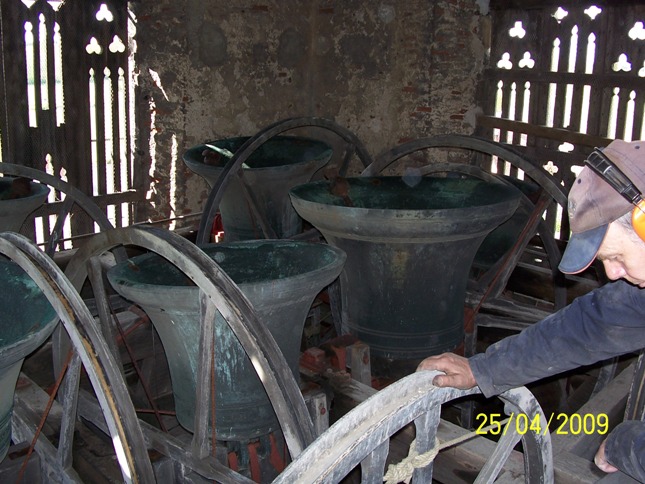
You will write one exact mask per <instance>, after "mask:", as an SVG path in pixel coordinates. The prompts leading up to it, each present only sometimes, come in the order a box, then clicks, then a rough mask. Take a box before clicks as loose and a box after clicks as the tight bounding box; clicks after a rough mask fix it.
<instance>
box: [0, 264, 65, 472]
mask: <svg viewBox="0 0 645 484" xmlns="http://www.w3.org/2000/svg"><path fill="white" fill-rule="evenodd" d="M0 285H1V286H2V287H1V289H0V307H2V316H1V317H0V461H2V460H3V459H4V457H5V455H6V453H7V450H8V449H9V445H10V443H11V416H12V413H13V412H12V410H13V397H14V391H15V388H16V381H17V380H18V375H19V373H20V369H21V368H22V363H23V361H24V359H25V357H26V356H28V355H29V354H30V353H32V352H33V351H35V350H36V349H37V348H38V347H39V346H40V345H41V344H42V343H43V342H44V341H45V340H46V339H47V338H48V337H49V336H50V335H51V333H52V331H54V328H55V326H56V324H57V322H58V318H57V317H56V312H55V311H54V308H53V307H52V306H51V304H49V301H48V300H47V298H46V297H45V295H44V294H43V293H42V291H41V290H40V288H39V287H38V286H37V285H36V283H35V282H34V281H33V280H32V279H31V278H30V277H29V276H28V275H27V274H26V273H25V272H24V271H23V270H22V269H21V268H20V267H19V266H18V265H17V264H15V263H13V262H10V261H8V260H6V259H0Z"/></svg>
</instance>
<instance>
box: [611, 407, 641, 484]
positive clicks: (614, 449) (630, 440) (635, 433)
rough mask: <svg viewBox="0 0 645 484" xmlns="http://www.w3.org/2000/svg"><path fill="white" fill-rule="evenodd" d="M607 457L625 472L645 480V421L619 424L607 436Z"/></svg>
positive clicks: (638, 479)
mask: <svg viewBox="0 0 645 484" xmlns="http://www.w3.org/2000/svg"><path fill="white" fill-rule="evenodd" d="M605 458H606V459H607V461H608V462H609V463H610V464H611V465H613V466H614V467H618V468H619V469H620V470H621V471H622V472H624V473H625V474H627V475H629V476H630V477H633V478H634V479H636V480H637V481H639V482H645V422H641V421H638V420H628V421H626V422H622V423H621V424H619V425H618V426H617V427H616V428H615V429H614V430H613V431H612V432H611V434H610V435H609V437H608V438H607V444H606V446H605Z"/></svg>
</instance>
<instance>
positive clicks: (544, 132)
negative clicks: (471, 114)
mask: <svg viewBox="0 0 645 484" xmlns="http://www.w3.org/2000/svg"><path fill="white" fill-rule="evenodd" d="M477 123H478V124H479V125H481V126H485V127H489V128H499V129H505V130H510V131H513V130H514V131H518V132H521V133H526V134H529V135H532V136H538V137H542V138H549V139H552V140H557V141H560V142H562V143H564V142H569V143H574V144H578V145H583V146H589V147H596V146H601V147H602V146H607V145H608V144H609V143H610V142H611V141H612V140H611V138H604V137H601V136H593V135H588V134H583V133H576V132H574V131H569V130H567V129H562V128H550V127H548V126H536V125H534V124H529V123H523V122H521V121H512V120H510V119H502V118H496V117H494V116H486V115H480V116H477Z"/></svg>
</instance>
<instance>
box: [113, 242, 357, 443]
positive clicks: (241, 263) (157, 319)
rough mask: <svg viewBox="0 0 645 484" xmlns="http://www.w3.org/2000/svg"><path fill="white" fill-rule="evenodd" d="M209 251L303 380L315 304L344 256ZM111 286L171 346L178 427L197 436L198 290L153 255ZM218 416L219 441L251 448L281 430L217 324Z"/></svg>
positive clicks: (322, 249)
mask: <svg viewBox="0 0 645 484" xmlns="http://www.w3.org/2000/svg"><path fill="white" fill-rule="evenodd" d="M203 250H204V251H205V252H206V253H207V254H208V255H209V256H210V257H212V258H213V259H214V260H215V262H217V263H218V264H219V266H220V267H221V268H222V270H223V271H224V272H225V273H226V274H227V275H228V276H230V277H231V279H232V280H233V281H234V282H235V283H236V284H237V285H238V286H239V287H240V289H241V290H242V292H243V293H244V295H245V296H246V297H247V298H248V299H249V301H250V302H251V304H252V305H253V308H254V309H255V311H256V312H257V315H258V318H259V320H260V322H261V323H262V324H264V325H266V327H267V328H268V329H269V331H270V332H271V334H272V336H273V337H274V339H275V341H276V343H277V344H278V347H279V348H280V350H281V351H282V353H283V354H284V357H285V359H286V361H287V363H288V365H289V368H290V369H291V371H292V373H293V375H294V378H296V379H297V380H298V379H299V371H298V359H299V353H300V341H301V338H302V332H303V328H304V323H305V319H306V317H307V314H308V312H309V309H310V307H311V304H312V302H313V300H314V298H315V296H316V295H317V294H318V292H320V291H321V290H322V289H323V288H324V287H325V286H327V285H329V284H330V283H331V282H332V281H333V280H334V279H336V278H337V277H338V274H339V273H340V271H341V269H342V265H343V263H344V261H345V254H344V253H343V252H342V251H341V250H339V249H337V248H335V247H330V246H328V245H326V244H313V243H307V242H294V241H280V240H259V241H246V242H237V243H231V244H211V245H207V246H205V247H203ZM108 279H109V281H110V283H111V284H112V286H113V287H114V288H115V289H116V290H117V291H118V292H119V293H120V294H121V295H122V296H124V297H125V298H127V299H129V300H131V301H133V302H135V303H137V304H139V305H140V306H141V307H143V309H144V310H145V311H146V313H147V314H148V316H150V319H151V320H152V323H153V324H154V326H155V328H156V330H157V332H158V333H159V336H160V338H161V341H162V343H163V346H164V350H165V353H166V357H167V359H168V364H169V367H170V375H171V379H172V388H173V395H174V398H175V410H176V412H177V419H178V420H179V423H180V424H181V425H182V426H183V427H184V428H186V429H187V430H189V431H193V430H194V428H193V425H194V417H195V391H196V371H197V369H196V365H197V361H198V350H199V335H200V326H199V321H200V317H199V289H198V288H197V287H196V286H194V285H192V282H191V281H190V280H189V279H188V278H187V277H186V276H185V275H184V274H183V273H182V272H181V271H179V269H177V268H176V267H175V266H173V265H172V264H170V263H169V262H167V261H166V260H165V259H162V258H161V257H159V256H157V255H152V254H146V255H143V256H139V257H135V258H133V259H130V260H129V261H126V262H124V263H122V264H119V265H117V266H115V267H114V268H112V269H111V270H110V271H109V272H108ZM215 365H216V366H215V372H216V377H215V378H216V381H215V389H216V390H215V392H216V402H215V405H216V406H215V415H216V435H217V438H218V439H220V440H234V441H245V440H249V439H252V438H255V437H258V436H261V435H267V434H269V433H271V432H273V431H275V430H277V429H278V422H277V419H276V417H275V413H274V412H273V408H272V406H271V403H270V401H269V399H268V396H267V394H266V392H265V390H264V387H263V386H262V383H261V381H260V379H259V378H258V376H257V374H256V372H255V370H254V368H253V366H252V364H251V361H250V360H249V358H248V356H247V355H246V352H245V351H244V349H243V348H242V346H241V345H240V343H239V341H238V340H237V338H236V336H235V335H234V334H233V332H232V331H231V329H230V328H229V326H228V324H227V323H226V322H225V321H224V320H223V318H222V317H221V315H219V314H218V316H217V319H216V321H215Z"/></svg>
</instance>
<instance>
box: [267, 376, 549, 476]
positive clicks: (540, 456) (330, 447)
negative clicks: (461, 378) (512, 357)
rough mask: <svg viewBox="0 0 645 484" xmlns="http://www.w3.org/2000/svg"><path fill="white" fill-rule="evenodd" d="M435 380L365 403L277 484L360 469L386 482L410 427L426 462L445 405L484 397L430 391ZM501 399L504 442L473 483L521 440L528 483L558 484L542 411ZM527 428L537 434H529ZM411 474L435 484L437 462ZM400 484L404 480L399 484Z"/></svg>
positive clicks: (409, 383)
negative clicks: (391, 457) (395, 448)
mask: <svg viewBox="0 0 645 484" xmlns="http://www.w3.org/2000/svg"><path fill="white" fill-rule="evenodd" d="M435 375H437V372H431V371H420V372H416V373H413V374H411V375H409V376H406V377H404V378H402V379H401V380H399V381H397V382H395V383H393V384H392V385H390V386H388V387H387V388H385V389H383V390H381V391H379V392H378V393H376V394H375V395H373V396H372V397H370V398H369V399H367V400H365V401H364V402H363V403H361V404H360V405H359V406H358V407H356V408H354V409H353V410H351V411H350V412H349V413H347V414H346V415H344V416H343V417H342V418H341V419H339V420H338V421H337V422H336V423H335V424H334V425H333V426H331V427H330V428H329V430H327V431H326V432H325V433H324V434H322V435H321V436H320V437H319V438H318V439H317V440H316V441H315V442H314V443H313V444H311V445H310V446H309V447H307V449H305V451H304V452H303V453H302V454H300V455H299V456H298V458H297V459H296V460H294V461H293V462H292V463H291V464H290V465H289V466H288V467H287V468H286V469H285V470H284V471H283V472H282V473H281V474H280V476H279V477H278V478H277V479H276V480H274V484H277V483H280V484H282V483H284V484H287V483H292V482H307V483H337V482H341V480H342V479H343V478H344V477H345V476H346V475H348V474H349V473H350V472H351V471H352V470H353V469H354V468H355V467H356V466H360V469H361V482H363V483H382V482H383V481H384V480H385V478H384V477H385V476H387V475H388V474H386V462H387V459H388V454H389V452H390V448H391V445H390V444H391V438H392V437H393V436H394V435H395V434H396V433H397V432H398V431H399V430H401V429H403V428H404V427H405V426H407V425H408V424H410V423H413V424H414V427H415V429H416V437H415V447H416V452H417V453H418V454H421V455H422V454H424V453H425V452H428V451H430V450H431V449H433V447H435V446H436V445H437V440H436V439H437V438H438V437H439V431H438V427H439V422H440V412H441V405H442V404H444V403H446V402H449V401H451V400H454V399H457V398H462V397H467V396H470V395H475V394H477V393H479V390H478V389H477V388H475V389H472V390H465V391H464V390H457V389H454V388H437V387H435V386H433V385H432V380H433V378H434V376H435ZM499 398H500V399H501V400H502V401H503V402H504V403H505V412H506V413H507V414H508V415H510V416H511V418H510V419H509V420H508V421H507V422H502V423H500V426H499V428H496V429H495V430H498V434H499V435H500V439H499V441H498V442H497V444H496V445H495V444H494V443H493V442H490V444H491V446H493V447H494V449H493V450H492V451H491V453H490V456H489V458H488V459H487V460H486V462H485V463H484V464H483V465H482V467H481V468H480V470H479V474H478V476H477V478H476V480H475V482H476V483H489V482H494V481H495V480H496V479H497V477H498V476H499V475H500V471H501V470H502V468H503V467H504V465H505V463H506V461H507V460H508V459H509V457H510V456H511V455H512V454H513V449H514V447H515V446H516V444H518V443H519V442H520V441H521V445H522V449H523V452H522V460H523V462H524V473H525V474H524V478H525V482H527V483H552V482H553V480H554V476H553V462H552V453H551V437H550V434H549V431H548V425H547V421H546V419H545V417H544V414H543V412H542V410H541V408H540V405H539V404H538V402H537V401H536V400H535V398H533V396H532V394H531V393H530V392H529V391H528V390H526V389H525V388H518V389H514V390H509V391H507V392H505V393H503V394H502V395H500V397H499ZM525 424H526V425H525ZM529 425H533V427H532V428H531V429H529ZM538 428H539V431H538ZM478 438H481V437H478ZM413 467H414V472H413V474H412V475H411V477H412V482H413V483H428V482H432V476H433V464H432V462H430V463H428V464H427V465H425V466H422V465H419V466H418V467H417V466H414V465H413ZM399 479H401V480H402V479H403V477H402V476H399V477H398V478H397V479H395V480H394V481H393V482H398V481H399ZM388 482H390V481H389V480H388Z"/></svg>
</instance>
